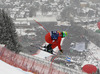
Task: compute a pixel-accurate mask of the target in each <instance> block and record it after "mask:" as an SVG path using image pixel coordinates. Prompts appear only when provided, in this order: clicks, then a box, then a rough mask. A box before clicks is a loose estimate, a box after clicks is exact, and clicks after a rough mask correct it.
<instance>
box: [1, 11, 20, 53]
mask: <svg viewBox="0 0 100 74" xmlns="http://www.w3.org/2000/svg"><path fill="white" fill-rule="evenodd" d="M0 44H5V45H6V47H7V48H8V49H10V50H12V51H15V52H18V51H19V48H20V47H21V45H20V44H19V43H18V36H17V33H16V29H15V25H14V23H13V21H12V19H11V18H10V16H8V15H7V13H5V11H4V10H0Z"/></svg>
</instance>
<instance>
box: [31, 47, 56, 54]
mask: <svg viewBox="0 0 100 74" xmlns="http://www.w3.org/2000/svg"><path fill="white" fill-rule="evenodd" d="M30 46H33V47H35V48H38V49H40V50H42V51H45V52H47V49H46V47H45V46H41V45H39V46H36V45H30ZM47 53H49V52H47ZM50 54H51V53H50ZM56 54H57V52H55V51H53V54H52V55H56Z"/></svg>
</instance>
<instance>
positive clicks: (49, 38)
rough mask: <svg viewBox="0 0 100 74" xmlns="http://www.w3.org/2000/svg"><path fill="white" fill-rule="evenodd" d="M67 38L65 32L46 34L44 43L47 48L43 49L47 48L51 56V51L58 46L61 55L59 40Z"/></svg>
mask: <svg viewBox="0 0 100 74" xmlns="http://www.w3.org/2000/svg"><path fill="white" fill-rule="evenodd" d="M66 36H67V32H66V31H62V32H60V31H51V32H48V33H47V34H46V35H45V41H46V42H47V43H49V44H48V45H47V46H45V48H47V52H49V53H51V54H53V49H54V48H55V47H56V46H58V48H59V50H60V52H62V53H63V50H62V49H61V45H60V43H61V39H62V38H64V37H66Z"/></svg>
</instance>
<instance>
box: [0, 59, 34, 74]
mask: <svg viewBox="0 0 100 74" xmlns="http://www.w3.org/2000/svg"><path fill="white" fill-rule="evenodd" d="M0 74H33V73H31V72H26V71H23V70H22V69H20V68H16V67H14V66H11V65H9V64H7V63H5V62H3V61H1V60H0Z"/></svg>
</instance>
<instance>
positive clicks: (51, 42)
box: [45, 32, 61, 50]
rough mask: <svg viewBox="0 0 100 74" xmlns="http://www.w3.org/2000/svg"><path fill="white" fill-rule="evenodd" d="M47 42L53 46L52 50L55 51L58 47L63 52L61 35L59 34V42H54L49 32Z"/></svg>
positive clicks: (46, 37) (46, 36)
mask: <svg viewBox="0 0 100 74" xmlns="http://www.w3.org/2000/svg"><path fill="white" fill-rule="evenodd" d="M45 41H46V42H47V43H49V44H52V45H51V47H52V49H54V48H55V47H56V46H58V48H59V50H61V45H60V43H61V33H59V36H58V39H57V40H52V39H51V36H50V32H49V33H47V34H46V35H45Z"/></svg>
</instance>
